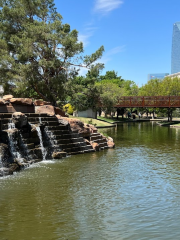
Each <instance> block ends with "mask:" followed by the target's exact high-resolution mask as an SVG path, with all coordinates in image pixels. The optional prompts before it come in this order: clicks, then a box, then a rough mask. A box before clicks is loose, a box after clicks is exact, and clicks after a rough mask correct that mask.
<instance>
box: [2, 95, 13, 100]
mask: <svg viewBox="0 0 180 240" xmlns="http://www.w3.org/2000/svg"><path fill="white" fill-rule="evenodd" d="M11 98H13V95H4V96H3V100H4V101H8V100H10V99H11Z"/></svg>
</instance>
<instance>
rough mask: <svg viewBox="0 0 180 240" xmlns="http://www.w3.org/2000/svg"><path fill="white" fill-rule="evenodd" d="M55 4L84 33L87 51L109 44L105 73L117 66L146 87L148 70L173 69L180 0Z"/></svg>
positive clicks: (97, 0)
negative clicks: (173, 49) (174, 29)
mask: <svg viewBox="0 0 180 240" xmlns="http://www.w3.org/2000/svg"><path fill="white" fill-rule="evenodd" d="M54 2H55V5H56V8H57V10H58V12H59V13H60V14H61V15H62V17H63V23H68V24H70V26H71V30H72V29H76V30H77V31H78V32H79V41H82V42H83V44H84V50H85V53H86V54H91V53H93V52H95V51H96V50H97V49H98V48H99V47H100V46H102V45H103V46H104V48H105V52H104V54H103V57H102V58H101V59H100V61H99V62H102V63H104V64H105V68H104V70H103V72H102V73H101V75H103V74H105V72H106V71H112V70H114V71H115V72H117V74H118V76H122V78H123V79H125V80H132V81H134V82H135V83H136V84H137V85H138V86H139V87H141V86H142V85H144V84H146V83H147V75H148V74H152V73H169V74H170V73H171V47H172V31H173V24H174V23H175V22H178V21H180V0H55V1H54ZM81 74H85V69H83V70H82V71H81Z"/></svg>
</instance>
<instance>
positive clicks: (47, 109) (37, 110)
mask: <svg viewBox="0 0 180 240" xmlns="http://www.w3.org/2000/svg"><path fill="white" fill-rule="evenodd" d="M35 113H38V114H42V113H46V114H48V115H51V116H54V115H55V111H54V107H53V106H51V105H44V106H35Z"/></svg>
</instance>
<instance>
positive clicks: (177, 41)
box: [171, 22, 180, 74]
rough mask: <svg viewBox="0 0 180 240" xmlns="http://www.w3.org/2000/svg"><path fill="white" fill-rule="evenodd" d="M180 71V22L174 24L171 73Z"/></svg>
mask: <svg viewBox="0 0 180 240" xmlns="http://www.w3.org/2000/svg"><path fill="white" fill-rule="evenodd" d="M177 72H180V22H176V23H174V25H173V36H172V53H171V73H172V74H173V73H177Z"/></svg>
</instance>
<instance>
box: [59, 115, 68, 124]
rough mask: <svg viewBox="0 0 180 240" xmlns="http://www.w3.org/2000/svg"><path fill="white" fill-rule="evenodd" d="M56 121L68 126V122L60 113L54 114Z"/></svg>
mask: <svg viewBox="0 0 180 240" xmlns="http://www.w3.org/2000/svg"><path fill="white" fill-rule="evenodd" d="M56 117H57V119H58V122H59V123H61V124H62V125H64V126H70V124H69V122H68V121H67V120H66V118H64V117H61V116H60V115H56Z"/></svg>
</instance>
